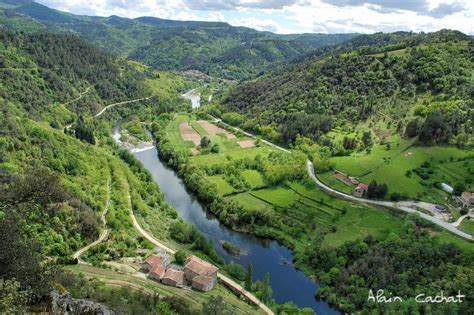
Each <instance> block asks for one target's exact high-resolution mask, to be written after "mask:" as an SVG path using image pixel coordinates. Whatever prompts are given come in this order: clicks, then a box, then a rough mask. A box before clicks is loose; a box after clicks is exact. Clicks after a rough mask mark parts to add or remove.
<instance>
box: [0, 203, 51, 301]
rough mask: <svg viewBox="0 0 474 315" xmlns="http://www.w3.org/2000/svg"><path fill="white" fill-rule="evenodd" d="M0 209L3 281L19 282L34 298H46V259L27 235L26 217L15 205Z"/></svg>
mask: <svg viewBox="0 0 474 315" xmlns="http://www.w3.org/2000/svg"><path fill="white" fill-rule="evenodd" d="M0 209H1V212H2V213H3V216H2V218H1V219H0V231H2V232H1V233H0V245H1V248H2V250H1V251H0V264H1V266H2V268H1V269H0V278H1V279H4V280H7V279H11V280H13V279H14V280H16V281H18V283H19V284H20V287H21V289H22V290H25V291H27V292H28V293H29V294H31V295H33V296H32V298H33V299H38V298H43V297H44V296H45V295H47V294H48V293H49V289H50V284H49V280H50V279H51V274H50V272H49V271H48V268H49V266H48V265H44V264H43V263H42V260H43V259H44V257H43V256H42V255H40V254H39V253H40V252H41V250H40V247H39V244H38V243H37V242H36V241H35V240H34V239H32V238H31V235H28V231H27V227H26V226H25V224H24V216H25V214H23V213H21V212H22V211H24V210H20V209H18V208H17V207H15V206H14V205H11V204H6V203H4V202H3V201H2V203H0Z"/></svg>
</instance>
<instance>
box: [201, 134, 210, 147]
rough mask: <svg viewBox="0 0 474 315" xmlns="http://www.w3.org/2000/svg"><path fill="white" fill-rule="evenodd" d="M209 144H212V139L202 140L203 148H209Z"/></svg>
mask: <svg viewBox="0 0 474 315" xmlns="http://www.w3.org/2000/svg"><path fill="white" fill-rule="evenodd" d="M209 144H211V139H209V138H208V137H206V136H204V137H202V138H201V147H203V148H207V147H208V146H209Z"/></svg>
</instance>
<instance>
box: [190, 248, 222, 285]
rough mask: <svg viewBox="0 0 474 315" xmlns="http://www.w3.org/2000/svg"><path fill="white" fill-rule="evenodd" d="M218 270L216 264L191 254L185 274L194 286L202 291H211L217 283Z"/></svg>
mask: <svg viewBox="0 0 474 315" xmlns="http://www.w3.org/2000/svg"><path fill="white" fill-rule="evenodd" d="M218 270H219V269H218V268H217V267H216V266H213V265H211V264H210V263H208V262H206V261H204V260H202V259H199V258H198V257H196V256H191V257H189V259H188V263H187V264H186V266H184V275H185V277H186V280H187V281H188V282H190V283H191V285H192V286H193V288H195V289H197V290H201V291H209V290H211V289H212V288H213V287H214V286H215V285H216V283H217V272H218Z"/></svg>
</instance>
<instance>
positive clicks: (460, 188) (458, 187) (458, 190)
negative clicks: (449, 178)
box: [453, 182, 466, 196]
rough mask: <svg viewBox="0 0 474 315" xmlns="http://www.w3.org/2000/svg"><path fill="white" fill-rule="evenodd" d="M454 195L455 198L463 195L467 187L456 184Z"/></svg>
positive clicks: (462, 184)
mask: <svg viewBox="0 0 474 315" xmlns="http://www.w3.org/2000/svg"><path fill="white" fill-rule="evenodd" d="M453 188H454V189H453V195H455V196H461V194H462V193H463V192H464V191H466V185H465V184H464V183H461V182H459V183H456V185H454V187H453Z"/></svg>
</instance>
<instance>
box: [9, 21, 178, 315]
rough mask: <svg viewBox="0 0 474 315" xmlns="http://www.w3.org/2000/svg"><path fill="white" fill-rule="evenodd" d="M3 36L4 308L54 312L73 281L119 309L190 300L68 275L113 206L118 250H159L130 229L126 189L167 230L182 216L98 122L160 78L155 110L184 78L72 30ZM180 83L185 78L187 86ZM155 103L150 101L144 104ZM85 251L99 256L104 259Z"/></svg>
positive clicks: (111, 249)
mask: <svg viewBox="0 0 474 315" xmlns="http://www.w3.org/2000/svg"><path fill="white" fill-rule="evenodd" d="M1 35H2V36H0V38H1V43H0V60H1V63H2V68H1V70H2V71H1V83H0V84H1V87H2V93H1V97H0V111H1V114H0V231H1V232H0V244H1V248H2V251H1V253H0V262H1V265H2V268H0V313H25V312H31V311H35V312H36V311H46V312H49V311H50V307H51V305H50V301H51V300H50V293H51V292H52V291H53V290H59V291H61V290H63V289H64V286H65V287H67V288H68V289H69V290H71V292H73V293H74V294H75V295H76V296H77V297H79V298H93V299H95V300H100V301H101V302H104V303H106V304H107V305H109V306H110V307H111V308H112V309H115V310H116V309H117V308H118V310H121V311H124V312H129V313H137V312H138V313H141V312H144V311H145V312H155V311H157V309H163V310H167V312H168V313H169V314H173V313H174V312H177V307H178V306H176V305H179V304H184V303H186V301H181V299H180V298H176V300H174V301H168V302H166V301H164V300H163V299H162V298H161V297H159V296H156V297H153V298H148V297H144V296H142V297H141V299H142V302H143V304H140V303H135V302H133V303H129V302H130V301H134V300H136V299H137V296H139V294H134V293H130V292H127V291H126V290H111V289H110V288H107V287H106V286H105V285H100V286H94V287H91V288H90V289H89V291H88V292H85V291H82V294H79V293H77V291H74V288H76V287H80V286H82V285H81V284H80V283H81V282H80V281H81V280H79V279H75V278H74V277H73V276H72V275H71V274H70V273H69V272H67V271H64V266H66V265H69V264H74V263H76V262H75V260H74V259H73V253H74V252H75V251H76V250H78V249H79V248H81V247H82V246H84V245H85V244H88V243H90V242H92V241H93V240H95V239H97V237H98V235H99V233H100V232H101V230H102V227H101V223H100V218H99V216H100V215H99V213H101V212H102V211H103V210H104V208H105V207H106V205H107V204H109V203H110V206H109V208H110V209H109V212H108V214H107V220H108V222H109V225H110V229H112V230H113V233H112V236H110V237H109V238H108V241H107V246H106V247H107V250H108V252H107V255H108V257H123V256H125V255H130V253H134V251H136V250H139V249H141V250H145V251H146V250H149V249H150V248H151V247H152V246H151V244H149V243H147V242H145V241H144V240H143V239H140V238H138V237H137V235H136V233H134V231H133V229H131V222H130V218H129V211H130V209H129V205H128V201H127V199H126V198H125V196H126V194H130V195H131V200H130V202H131V206H132V207H133V209H134V210H135V211H136V212H137V213H138V214H140V215H143V216H147V217H148V219H149V220H150V221H154V222H158V223H159V225H161V226H162V227H164V228H166V227H167V226H168V224H165V223H164V222H165V221H166V220H169V221H172V220H175V219H176V217H177V215H176V211H175V210H174V209H173V208H171V207H170V206H169V205H167V204H165V203H164V201H163V196H162V195H161V193H160V191H159V189H158V187H157V186H156V185H155V184H154V183H152V182H151V180H150V175H149V174H141V173H140V172H139V169H137V167H136V166H130V169H129V167H128V166H127V164H129V163H131V162H130V161H129V160H128V159H127V156H126V155H124V154H121V153H120V151H119V150H118V148H117V147H116V146H115V145H114V144H113V142H111V141H110V140H109V139H110V138H109V132H110V128H111V126H110V124H109V123H108V122H105V121H97V120H92V119H91V118H90V117H91V116H92V115H94V114H95V113H96V111H97V110H98V109H100V108H102V107H103V105H104V104H107V103H109V102H114V101H123V100H127V99H129V98H133V97H137V96H140V97H142V96H143V93H148V92H150V91H149V88H150V86H149V85H150V84H153V85H156V86H159V88H157V90H159V91H158V92H157V93H158V96H160V98H161V99H162V104H161V106H156V108H154V110H156V111H167V110H169V107H168V105H169V104H170V103H173V102H174V100H169V102H170V103H168V99H167V98H164V97H165V95H167V93H172V94H176V91H173V88H174V86H169V87H168V86H166V85H167V84H168V83H169V82H170V81H169V77H165V76H160V75H159V74H155V75H152V76H149V75H150V74H151V72H150V73H148V72H147V71H143V69H141V68H137V67H135V66H134V65H132V64H129V63H128V62H126V61H121V60H118V59H116V58H114V57H112V56H110V55H108V54H105V53H103V52H101V51H99V50H97V49H95V48H93V47H92V46H90V45H89V44H87V43H85V42H84V41H83V40H82V39H80V38H77V37H74V36H72V35H67V34H66V35H61V34H46V33H34V34H28V35H25V34H21V33H14V32H10V31H5V30H1ZM181 83H182V82H181V81H180V80H179V79H178V78H177V81H176V84H177V86H179V84H181ZM147 95H148V94H147ZM81 96H84V98H87V100H85V99H83V98H82V97H81ZM154 102H156V100H155V101H153V100H151V101H150V102H145V104H143V105H144V106H143V110H144V111H146V110H147V109H150V107H152V104H153V103H154ZM131 110H132V109H131V108H129V109H124V110H123V112H124V113H125V114H127V113H128V112H129V111H131ZM116 115H117V114H116ZM117 118H118V116H117ZM66 124H70V125H66ZM109 190H112V191H111V192H110V191H109ZM150 209H153V210H154V211H152V213H151V214H148V215H147V213H148V212H150V211H151V210H150ZM112 255H113V256H112ZM85 259H89V260H90V262H91V263H95V261H94V259H96V257H95V256H93V257H91V258H85ZM85 287H87V286H85ZM108 294H111V295H113V296H114V298H117V297H119V300H121V303H118V304H117V303H116V301H114V299H112V298H111V296H109V295H108ZM173 305H175V306H173Z"/></svg>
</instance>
